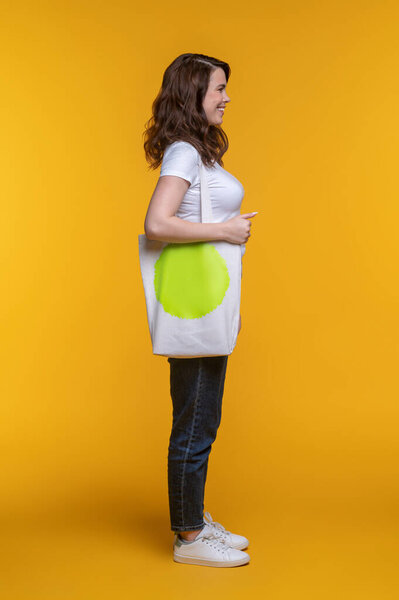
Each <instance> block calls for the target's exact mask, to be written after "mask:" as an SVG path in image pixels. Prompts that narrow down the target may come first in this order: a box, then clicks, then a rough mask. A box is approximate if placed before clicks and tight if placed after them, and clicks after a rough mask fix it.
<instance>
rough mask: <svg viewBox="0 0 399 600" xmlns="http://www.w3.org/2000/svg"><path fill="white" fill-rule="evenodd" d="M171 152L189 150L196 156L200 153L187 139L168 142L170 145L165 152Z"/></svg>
mask: <svg viewBox="0 0 399 600" xmlns="http://www.w3.org/2000/svg"><path fill="white" fill-rule="evenodd" d="M170 152H189V153H190V154H191V155H192V156H195V157H197V156H198V154H199V153H198V150H197V148H196V147H195V146H193V144H191V143H190V142H186V141H185V140H176V141H175V142H172V143H171V144H168V146H166V148H165V152H164V154H166V153H168V154H169V153H170Z"/></svg>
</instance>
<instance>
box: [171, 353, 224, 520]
mask: <svg viewBox="0 0 399 600" xmlns="http://www.w3.org/2000/svg"><path fill="white" fill-rule="evenodd" d="M227 358H228V356H201V357H198V358H173V357H169V358H168V362H169V364H170V394H171V397H172V404H173V424H172V431H171V434H170V440H169V449H168V490H169V512H170V524H171V529H172V531H176V532H178V531H193V530H195V529H201V528H202V526H203V524H204V518H203V514H204V491H205V481H206V474H207V470H208V456H209V453H210V451H211V446H212V443H213V442H214V440H215V438H216V433H217V430H218V427H219V425H220V420H221V417H222V397H223V390H224V381H225V376H226V368H227Z"/></svg>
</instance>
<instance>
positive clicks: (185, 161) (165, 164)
mask: <svg viewBox="0 0 399 600" xmlns="http://www.w3.org/2000/svg"><path fill="white" fill-rule="evenodd" d="M198 172H199V154H198V151H197V150H196V148H194V146H192V145H191V144H189V143H188V142H183V141H178V142H173V144H170V145H169V146H167V147H166V149H165V152H164V155H163V160H162V165H161V172H160V177H161V176H162V175H177V176H178V177H182V178H183V179H186V180H187V181H189V182H190V185H192V184H193V183H194V181H195V180H196V179H197V177H198Z"/></svg>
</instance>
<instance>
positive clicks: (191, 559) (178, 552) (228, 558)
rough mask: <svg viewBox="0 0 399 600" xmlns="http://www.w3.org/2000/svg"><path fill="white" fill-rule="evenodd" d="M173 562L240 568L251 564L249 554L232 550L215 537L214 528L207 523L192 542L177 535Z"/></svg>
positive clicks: (174, 543) (174, 542)
mask: <svg viewBox="0 0 399 600" xmlns="http://www.w3.org/2000/svg"><path fill="white" fill-rule="evenodd" d="M173 560H174V561H175V562H179V563H187V564H189V565H204V566H206V567H238V566H239V565H245V564H247V563H248V562H249V554H247V553H246V552H242V551H241V550H237V549H236V548H231V547H230V546H228V545H227V544H226V543H225V542H224V541H223V540H222V539H220V538H218V537H215V536H214V528H213V527H211V526H210V525H208V524H207V523H206V524H205V525H204V527H203V528H202V530H201V531H200V532H199V534H198V535H197V537H196V538H194V540H193V541H191V542H184V541H182V540H181V539H180V538H179V536H178V534H177V533H175V536H174V541H173Z"/></svg>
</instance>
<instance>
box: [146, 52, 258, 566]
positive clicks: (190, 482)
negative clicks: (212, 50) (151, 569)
mask: <svg viewBox="0 0 399 600" xmlns="http://www.w3.org/2000/svg"><path fill="white" fill-rule="evenodd" d="M229 76H230V67H229V65H228V64H227V63H225V62H223V61H220V60H218V59H216V58H212V57H209V56H206V55H204V54H182V55H181V56H178V57H177V58H176V59H175V60H174V61H173V62H172V63H171V64H170V65H169V66H168V68H167V69H166V71H165V73H164V77H163V81H162V87H161V90H160V92H159V94H158V96H157V98H156V99H155V101H154V103H153V116H152V117H151V119H150V120H149V121H148V123H147V129H146V132H145V135H146V140H145V143H144V149H145V154H146V159H147V161H148V162H149V163H150V166H151V167H152V168H153V169H155V168H157V167H159V166H160V165H161V172H160V176H159V179H158V182H157V185H156V188H155V190H154V193H153V195H152V197H151V200H150V203H149V206H148V210H147V214H146V217H145V222H144V229H145V236H142V238H146V239H140V242H141V246H140V251H141V254H140V257H141V264H143V265H144V264H147V266H148V265H149V264H150V262H151V269H150V271H148V270H147V271H146V275H147V273H149V275H148V278H147V277H146V278H144V277H143V281H144V279H145V280H146V282H147V288H146V289H147V290H148V289H150V290H151V294H149V295H148V297H149V298H151V299H152V300H151V302H152V306H153V305H154V304H155V305H156V310H157V311H158V312H157V313H156V316H155V317H154V318H151V319H150V321H151V325H150V330H151V326H152V327H154V323H155V325H157V326H158V327H160V326H161V325H163V327H162V328H161V331H162V332H163V333H165V332H166V333H165V335H167V336H170V337H168V338H167V339H168V340H169V339H170V340H171V341H173V343H174V344H176V342H177V341H180V338H181V339H182V340H183V341H184V344H185V345H186V347H187V346H188V347H189V349H190V351H191V349H195V350H198V352H196V353H195V355H193V352H191V354H190V355H189V356H187V357H186V356H184V357H183V356H179V355H177V352H174V353H173V354H172V355H170V354H171V353H170V347H171V345H172V344H171V345H170V346H169V347H167V352H166V351H162V352H159V354H162V355H163V356H168V362H169V364H170V393H171V396H172V402H173V423H172V431H171V435H170V440H169V448H168V491H169V510H170V523H171V529H172V531H173V532H174V533H175V536H174V542H173V558H174V560H175V561H176V562H182V563H188V564H197V565H206V566H213V567H234V566H238V565H243V564H246V563H248V562H249V555H248V554H247V553H246V552H243V549H244V548H246V547H247V546H248V540H247V538H245V537H244V536H242V535H238V534H233V533H230V532H229V531H226V529H225V528H224V527H222V526H221V525H220V523H216V522H214V521H212V518H211V517H210V514H209V513H208V512H207V513H205V515H204V489H205V481H206V475H207V468H208V456H209V453H210V451H211V447H212V444H213V442H214V440H215V438H216V435H217V430H218V427H219V424H220V420H221V410H222V397H223V390H224V381H225V376H226V369H227V359H228V354H226V352H229V353H231V352H232V348H233V347H234V345H235V341H234V344H233V345H232V346H229V347H228V348H227V347H226V346H224V345H220V341H221V339H222V338H223V336H225V335H226V333H231V332H234V335H235V336H236V335H237V330H238V331H239V328H240V322H241V317H240V320H238V317H239V293H238V294H237V302H236V303H232V306H234V307H236V308H237V310H236V311H232V312H231V316H230V314H228V316H227V318H226V314H227V313H226V305H227V302H228V301H230V300H228V299H229V298H232V297H233V296H232V290H234V289H238V290H240V288H238V287H237V286H238V285H239V282H240V272H241V268H240V262H239V261H240V258H241V260H242V255H243V252H244V251H245V244H246V243H247V241H248V239H249V237H250V235H251V234H250V228H251V222H250V218H252V217H253V216H254V215H255V214H256V213H245V214H240V209H241V203H242V200H243V196H244V188H243V186H242V184H241V182H240V181H239V180H238V179H237V178H236V177H234V175H232V174H231V173H229V172H228V171H226V170H225V169H224V167H223V162H222V156H223V155H224V153H225V152H226V151H227V149H228V140H227V136H226V134H225V132H224V131H223V129H222V128H221V123H222V121H223V115H224V110H225V107H226V106H227V104H228V103H229V102H230V98H229V96H228V95H227V92H226V86H227V82H228V79H229ZM204 217H205V218H204ZM208 217H209V218H208ZM139 238H140V236H139ZM148 241H149V244H148V253H147V254H144V253H143V248H144V249H145V251H146V252H147V242H148ZM158 242H161V246H162V248H159V246H157V243H158ZM204 242H213V243H204ZM225 242H228V244H225V246H226V248H227V250H228V252H230V253H231V256H232V260H231V261H230V262H229V259H228V254H227V250H226V253H225V254H224V255H223V244H224V243H225ZM237 246H241V248H237ZM144 256H145V257H148V261H147V259H144V258H143V259H142V257H144ZM150 259H151V260H150ZM146 261H147V262H146ZM153 263H154V264H153ZM236 267H238V268H236ZM236 274H237V275H238V277H236ZM148 281H149V282H150V286H148ZM234 286H236V287H234ZM156 303H158V304H156ZM223 310H224V311H225V312H222V311H223ZM147 311H148V305H147ZM217 311H219V312H217ZM151 314H152V313H151ZM212 318H214V319H215V320H214V321H212ZM165 324H167V326H166V325H165ZM179 333H180V337H179ZM235 339H236V337H235ZM179 354H180V353H179ZM183 354H184V355H185V354H187V352H184V353H183ZM204 517H205V518H204Z"/></svg>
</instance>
